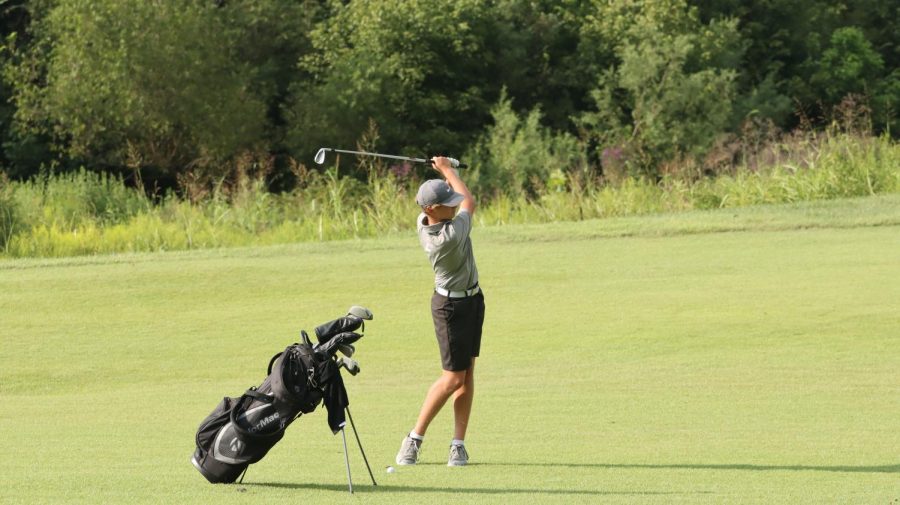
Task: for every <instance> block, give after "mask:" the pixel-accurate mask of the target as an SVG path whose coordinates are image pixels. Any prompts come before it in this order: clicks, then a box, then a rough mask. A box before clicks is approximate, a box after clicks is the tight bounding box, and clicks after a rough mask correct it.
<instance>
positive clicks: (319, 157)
mask: <svg viewBox="0 0 900 505" xmlns="http://www.w3.org/2000/svg"><path fill="white" fill-rule="evenodd" d="M329 150H330V149H328V148H327V147H323V148H321V149H319V152H317V153H316V157H315V158H313V161H315V162H316V163H317V164H319V165H321V164H322V163H325V152H326V151H329Z"/></svg>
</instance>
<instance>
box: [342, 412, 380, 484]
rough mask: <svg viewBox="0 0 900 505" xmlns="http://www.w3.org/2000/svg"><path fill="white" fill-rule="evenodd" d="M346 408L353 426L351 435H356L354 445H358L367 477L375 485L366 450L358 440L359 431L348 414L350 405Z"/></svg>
mask: <svg viewBox="0 0 900 505" xmlns="http://www.w3.org/2000/svg"><path fill="white" fill-rule="evenodd" d="M344 408H345V409H346V410H347V418H348V419H350V426H351V427H352V428H353V435H354V436H355V437H356V445H358V446H359V452H360V453H362V457H363V461H365V462H366V469H367V470H368V471H369V477H371V478H372V485H373V486H377V485H378V483H377V482H375V476H374V475H372V467H370V466H369V459H368V458H366V451H364V450H363V446H362V442H360V441H359V433H358V432H357V431H356V424H355V423H354V422H353V416H352V415H350V407H349V406H348V407H344Z"/></svg>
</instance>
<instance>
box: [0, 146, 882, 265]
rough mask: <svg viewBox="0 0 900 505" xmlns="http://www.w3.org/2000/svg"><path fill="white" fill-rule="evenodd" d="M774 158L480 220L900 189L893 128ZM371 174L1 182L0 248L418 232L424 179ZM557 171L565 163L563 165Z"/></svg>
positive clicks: (584, 187)
mask: <svg viewBox="0 0 900 505" xmlns="http://www.w3.org/2000/svg"><path fill="white" fill-rule="evenodd" d="M794 142H795V144H792V145H783V146H780V148H779V149H777V150H776V151H777V152H778V153H781V154H779V155H778V156H776V157H773V158H772V159H771V160H770V161H769V163H768V164H767V165H764V166H761V165H759V164H758V163H757V162H756V161H754V163H753V164H752V165H751V164H749V163H745V164H739V165H738V166H736V167H733V169H732V170H729V171H728V172H727V173H723V174H722V175H719V176H716V177H686V176H684V175H683V174H684V173H685V172H687V171H683V172H682V173H681V175H679V173H678V172H674V173H673V174H672V175H667V176H665V177H663V179H662V180H661V181H650V180H647V179H637V178H625V179H622V180H619V181H616V182H615V183H608V182H604V181H603V180H602V179H600V178H597V177H591V176H587V175H586V174H585V171H584V170H583V167H578V168H577V169H574V170H572V171H570V172H568V173H566V174H564V179H565V181H564V183H563V184H552V185H545V189H544V190H543V191H542V192H540V193H539V194H538V195H537V196H536V197H528V196H525V195H524V194H523V192H522V191H521V190H519V191H510V192H506V193H503V192H501V193H497V194H495V195H494V196H492V197H491V198H490V199H488V200H487V201H483V202H482V205H481V207H480V209H479V212H478V214H477V218H478V222H479V223H480V224H482V225H503V224H514V223H535V222H551V221H570V220H583V219H594V218H605V217H611V216H626V215H637V214H649V213H661V212H677V211H683V210H689V209H710V208H719V207H737V206H745V205H755V204H768V203H787V202H797V201H805V200H821V199H832V198H841V197H851V196H864V195H874V194H879V193H895V192H900V146H898V145H897V144H896V143H893V142H892V141H891V140H890V139H889V138H887V137H877V138H876V137H865V136H858V135H850V134H837V133H832V134H827V135H820V136H815V135H811V134H810V135H807V136H805V137H803V138H800V139H795V140H794ZM367 168H368V169H369V173H371V174H373V175H372V176H371V177H370V178H369V180H368V181H367V182H366V183H363V182H361V181H358V180H356V179H352V178H349V177H344V176H340V175H339V174H338V173H337V171H336V169H330V170H328V171H326V172H325V173H322V174H319V173H308V174H307V176H306V177H305V180H304V181H303V184H301V186H300V187H299V188H298V189H296V190H294V191H292V192H289V193H282V194H273V193H270V192H268V191H267V190H266V185H265V183H264V179H263V178H262V177H261V176H257V177H250V176H247V175H246V174H245V173H239V174H238V176H237V177H236V180H235V181H233V182H232V183H231V184H230V185H224V184H219V185H216V186H214V187H213V188H212V189H211V190H210V191H209V192H208V193H207V194H206V195H205V196H204V197H202V198H193V199H192V198H183V197H179V196H176V195H175V194H169V195H167V196H165V197H164V198H161V199H159V200H158V201H153V200H151V199H150V198H148V197H147V196H145V195H144V193H143V192H141V191H139V190H137V189H134V188H131V187H128V186H127V185H126V184H125V183H124V182H123V181H122V180H121V179H120V178H117V177H114V176H109V175H103V174H96V173H93V172H90V171H86V170H81V171H78V172H74V173H70V174H59V175H47V176H42V177H39V178H36V179H34V180H31V181H28V182H9V181H0V250H2V255H3V256H7V257H47V256H72V255H86V254H106V253H117V252H139V251H162V250H180V249H197V248H214V247H232V246H249V245H269V244H281V243H290V242H298V241H326V240H335V239H352V238H364V237H371V236H375V235H378V234H382V233H392V232H400V231H404V230H412V229H413V226H414V217H415V216H416V214H417V213H418V212H419V210H418V208H417V207H416V205H415V203H414V202H413V195H414V194H415V191H416V188H417V186H418V184H419V182H420V181H418V180H416V179H410V178H399V177H397V176H395V175H393V174H392V173H391V172H390V171H389V170H386V169H385V168H384V167H379V166H372V167H367ZM554 176H555V177H559V171H557V172H555V175H554Z"/></svg>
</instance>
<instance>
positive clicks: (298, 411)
mask: <svg viewBox="0 0 900 505" xmlns="http://www.w3.org/2000/svg"><path fill="white" fill-rule="evenodd" d="M362 323H363V320H362V319H361V318H359V317H356V316H354V315H348V316H346V317H342V318H339V319H336V320H334V321H330V322H328V323H325V324H323V325H321V326H319V327H318V328H316V336H317V337H318V340H319V342H318V343H317V344H316V345H313V344H312V343H311V342H310V341H309V338H308V337H307V335H306V332H302V336H303V342H302V343H295V344H293V345H290V346H288V347H287V348H286V349H285V350H284V351H283V352H280V353H278V354H276V355H275V356H273V357H272V359H271V360H270V361H269V367H268V371H267V373H268V377H266V379H265V380H264V381H263V382H262V384H260V385H259V386H257V387H251V388H250V389H248V390H247V391H246V392H245V393H244V394H243V395H241V396H240V397H239V398H231V397H225V398H223V399H222V401H221V402H220V403H219V405H218V406H217V407H216V408H215V410H213V411H212V413H211V414H210V415H209V416H208V417H207V418H206V419H204V420H203V422H202V423H200V427H199V428H198V430H197V435H196V443H197V448H196V450H195V451H194V455H193V457H192V458H191V462H192V463H193V464H194V467H196V468H197V470H198V471H199V472H200V473H201V474H202V475H203V476H204V477H206V480H208V481H209V482H212V483H230V482H234V481H235V480H237V479H238V477H239V476H240V475H241V473H242V472H244V471H245V470H246V469H247V467H248V466H249V465H251V464H253V463H256V462H257V461H259V460H261V459H262V458H263V457H264V456H265V455H266V454H267V453H268V452H269V450H270V449H271V448H272V447H273V446H274V445H275V444H277V443H278V441H279V440H281V438H282V437H283V436H284V432H285V430H286V429H287V427H288V426H289V425H290V424H291V423H292V422H294V420H296V419H297V418H298V417H300V416H301V415H303V414H309V413H311V412H313V411H314V410H315V409H316V408H317V407H318V406H319V405H320V404H322V403H324V404H325V407H326V408H327V409H328V424H329V426H330V427H331V430H332V433H337V432H338V431H340V429H341V427H342V426H343V425H344V419H345V418H344V409H345V408H346V407H347V406H348V405H349V403H350V402H349V399H348V398H347V391H346V389H345V388H344V381H343V378H342V377H341V373H340V367H339V366H338V365H337V363H336V361H335V359H334V356H335V352H336V351H337V350H338V349H339V348H342V349H346V348H347V347H348V346H349V347H350V348H351V349H352V344H353V343H354V342H356V341H357V340H359V339H360V338H361V337H362V335H360V334H357V333H354V330H356V329H358V328H359V327H360V326H362Z"/></svg>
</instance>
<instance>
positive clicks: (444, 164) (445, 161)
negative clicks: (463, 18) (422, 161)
mask: <svg viewBox="0 0 900 505" xmlns="http://www.w3.org/2000/svg"><path fill="white" fill-rule="evenodd" d="M431 166H432V167H434V169H435V170H437V171H438V172H440V173H442V174H446V173H447V171H448V170H453V165H451V164H450V158H445V157H443V156H435V157H434V158H431Z"/></svg>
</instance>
